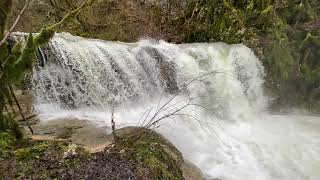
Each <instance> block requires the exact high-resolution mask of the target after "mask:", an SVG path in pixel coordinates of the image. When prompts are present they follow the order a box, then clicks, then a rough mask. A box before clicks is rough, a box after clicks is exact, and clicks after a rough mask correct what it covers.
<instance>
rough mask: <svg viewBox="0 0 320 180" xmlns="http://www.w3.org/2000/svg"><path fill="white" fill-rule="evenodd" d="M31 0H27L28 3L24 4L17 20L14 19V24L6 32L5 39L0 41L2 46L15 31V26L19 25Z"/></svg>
mask: <svg viewBox="0 0 320 180" xmlns="http://www.w3.org/2000/svg"><path fill="white" fill-rule="evenodd" d="M30 2H31V0H27V1H26V4H25V5H24V7H23V8H22V10H21V11H20V12H19V14H18V16H17V18H16V20H15V21H14V23H13V24H12V26H11V27H10V29H9V31H8V32H7V33H6V35H5V36H4V37H3V39H2V40H1V42H0V46H1V45H2V44H3V43H5V42H6V41H7V39H8V37H9V36H10V34H11V33H12V32H13V30H14V28H15V27H16V26H17V24H18V22H19V20H20V18H21V16H22V15H23V13H24V12H25V10H26V9H27V7H28V5H29V4H30Z"/></svg>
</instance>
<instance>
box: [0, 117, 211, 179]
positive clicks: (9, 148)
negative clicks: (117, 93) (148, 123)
mask: <svg viewBox="0 0 320 180" xmlns="http://www.w3.org/2000/svg"><path fill="white" fill-rule="evenodd" d="M32 127H33V130H34V132H35V134H34V135H30V136H29V138H28V139H25V140H24V141H23V142H16V140H15V139H14V138H13V137H10V136H9V134H7V133H1V136H0V140H1V148H2V149H1V150H2V152H6V153H2V154H1V162H2V163H1V165H0V173H1V174H6V176H5V178H4V179H30V178H31V179H48V178H49V179H50V178H58V179H190V180H191V179H205V178H204V176H203V175H202V173H201V171H200V170H199V169H198V168H197V167H196V166H194V165H192V164H191V163H190V162H187V161H185V160H184V159H183V157H182V155H181V153H180V152H179V151H178V150H177V149H176V148H175V147H174V146H173V145H172V144H171V143H170V142H169V141H168V140H166V139H165V138H164V137H162V136H161V135H159V134H157V133H155V132H154V131H151V130H147V129H144V128H139V127H126V128H122V129H119V130H116V133H115V134H116V136H115V137H116V141H115V139H114V136H113V135H112V134H107V133H106V130H105V128H99V127H95V126H94V125H92V124H90V123H89V122H88V121H85V120H79V119H57V120H52V121H48V122H40V123H37V124H34V125H33V126H32Z"/></svg>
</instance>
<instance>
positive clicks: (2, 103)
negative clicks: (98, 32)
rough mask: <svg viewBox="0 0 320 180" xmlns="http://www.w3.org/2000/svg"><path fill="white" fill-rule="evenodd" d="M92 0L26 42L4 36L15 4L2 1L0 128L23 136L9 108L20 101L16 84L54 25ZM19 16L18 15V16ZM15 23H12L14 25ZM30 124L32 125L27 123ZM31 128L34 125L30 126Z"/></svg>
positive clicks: (9, 0) (16, 135) (90, 0)
mask: <svg viewBox="0 0 320 180" xmlns="http://www.w3.org/2000/svg"><path fill="white" fill-rule="evenodd" d="M92 3H93V0H87V1H85V2H84V3H82V5H81V6H79V7H78V8H76V9H74V10H72V11H70V12H69V13H68V14H66V15H65V16H64V17H63V18H62V19H61V20H60V21H59V22H57V23H54V24H52V25H48V26H46V27H44V28H42V29H41V30H40V33H38V34H36V35H32V34H31V33H30V34H29V35H28V36H27V37H26V39H25V41H24V42H20V41H19V42H9V41H7V39H6V36H5V29H6V28H7V21H8V16H9V14H10V12H11V8H12V0H4V1H1V3H0V22H1V23H0V38H1V43H0V131H3V132H8V133H12V134H14V135H15V137H16V138H18V139H21V138H22V132H21V130H20V128H19V125H18V124H17V122H15V121H14V120H13V118H12V112H10V111H8V107H7V106H6V104H8V105H9V106H10V107H11V109H12V111H13V112H14V110H13V109H14V108H13V107H12V106H13V100H15V103H17V100H16V97H15V94H14V91H13V88H12V87H13V85H19V84H20V83H21V81H22V80H23V79H24V78H25V75H26V74H27V73H29V72H31V71H32V68H33V62H34V60H35V59H36V57H35V56H36V51H37V49H38V48H39V47H40V46H43V45H45V44H46V43H48V41H49V40H50V39H51V38H52V37H53V35H54V33H55V29H57V28H58V27H60V26H61V25H62V24H63V23H65V22H67V21H69V20H70V19H71V18H73V17H75V16H76V14H77V13H79V11H80V10H81V9H83V8H84V7H87V6H90V5H92ZM18 17H19V16H18ZM14 25H15V23H14V24H13V27H14ZM28 127H29V128H30V126H28ZM30 130H31V132H32V129H31V128H30Z"/></svg>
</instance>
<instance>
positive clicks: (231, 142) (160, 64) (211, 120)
mask: <svg viewBox="0 0 320 180" xmlns="http://www.w3.org/2000/svg"><path fill="white" fill-rule="evenodd" d="M38 60H39V65H40V66H37V67H35V70H34V73H33V77H32V78H31V82H32V91H33V93H34V95H35V97H36V98H37V99H36V104H35V107H36V110H37V111H38V113H39V116H40V117H41V119H44V120H45V119H47V120H50V119H54V118H59V117H66V116H75V117H79V118H81V119H87V120H91V121H92V122H93V123H95V124H97V125H101V126H104V125H109V120H108V119H109V117H110V108H109V107H110V104H111V103H112V104H115V105H116V110H115V112H116V114H115V119H116V125H117V127H123V126H128V125H137V124H139V125H142V124H146V123H147V120H148V119H150V117H152V115H153V114H154V113H155V111H156V110H157V109H159V107H161V106H162V105H163V104H165V103H166V102H168V99H170V98H171V97H173V96H174V95H175V94H177V96H176V97H175V98H174V99H173V100H172V101H170V103H169V105H168V106H166V107H167V108H165V110H163V111H162V112H161V113H160V114H159V115H158V116H159V117H161V116H163V115H166V114H170V113H172V112H173V111H175V110H176V109H179V108H180V107H182V106H184V105H186V103H188V102H189V100H190V99H191V100H192V104H191V105H189V106H187V107H186V108H184V109H183V110H181V111H179V113H177V114H175V115H174V116H171V117H170V118H167V119H164V120H163V121H161V122H160V124H161V125H162V126H161V127H159V128H158V129H157V131H159V132H160V133H162V134H163V135H165V136H166V137H167V138H168V139H170V140H171V141H172V142H173V143H174V144H175V145H176V146H177V147H178V149H180V150H181V152H182V153H183V154H184V157H185V158H187V159H189V160H190V161H192V162H193V163H194V164H196V165H198V166H199V167H200V168H201V170H202V171H203V173H204V174H205V175H206V176H207V177H208V178H221V179H223V180H229V179H230V180H233V179H241V180H242V179H243V180H254V179H258V180H260V179H261V180H263V179H266V180H269V179H279V180H283V179H288V180H289V179H312V180H313V179H314V180H316V179H319V178H320V132H319V130H320V118H317V117H308V116H294V115H286V116H280V115H271V114H269V113H267V112H265V110H266V106H267V103H268V99H267V97H266V96H265V95H264V93H263V81H264V80H263V77H264V72H263V66H262V65H261V63H260V61H259V60H258V59H257V58H256V57H255V55H254V53H253V52H252V51H251V50H250V49H249V48H247V47H246V46H244V45H227V44H224V43H209V44H207V43H199V44H182V45H175V44H169V43H166V42H163V41H155V40H142V41H140V42H138V43H130V44H129V43H120V42H106V41H100V40H92V39H84V38H80V37H75V36H71V35H70V34H57V35H55V37H54V38H53V40H52V41H51V42H50V44H49V45H48V46H47V47H45V48H42V49H41V50H40V51H39V53H38ZM191 80H194V81H192V83H190V85H187V84H188V83H189V82H190V81H191ZM148 110H149V111H148ZM146 112H147V113H146ZM148 112H149V113H148ZM144 119H146V121H145V122H143V121H144ZM139 120H140V121H139ZM157 125H159V124H157Z"/></svg>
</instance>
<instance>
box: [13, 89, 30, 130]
mask: <svg viewBox="0 0 320 180" xmlns="http://www.w3.org/2000/svg"><path fill="white" fill-rule="evenodd" d="M9 89H10V92H11V95H12V97H13V99H14V101H15V103H16V104H17V106H18V109H19V113H20V115H21V117H22V119H23V121H25V122H26V124H27V126H28V128H29V130H30V132H31V134H33V129H32V128H31V126H30V124H29V121H28V120H27V119H26V118H25V117H24V114H23V112H22V108H21V106H20V104H19V101H18V99H17V96H16V95H15V93H14V90H13V88H12V86H10V85H9Z"/></svg>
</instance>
